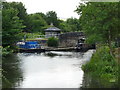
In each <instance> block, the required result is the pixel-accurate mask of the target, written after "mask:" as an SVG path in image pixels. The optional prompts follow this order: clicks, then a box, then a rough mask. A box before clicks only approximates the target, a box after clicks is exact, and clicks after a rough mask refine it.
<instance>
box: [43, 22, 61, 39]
mask: <svg viewBox="0 0 120 90" xmlns="http://www.w3.org/2000/svg"><path fill="white" fill-rule="evenodd" d="M60 32H61V29H59V28H57V27H54V26H53V24H51V27H49V28H47V29H45V37H46V38H50V37H58V36H59V35H60Z"/></svg>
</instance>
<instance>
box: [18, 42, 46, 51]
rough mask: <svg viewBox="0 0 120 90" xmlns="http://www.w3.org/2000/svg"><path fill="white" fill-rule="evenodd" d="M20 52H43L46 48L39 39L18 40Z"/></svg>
mask: <svg viewBox="0 0 120 90" xmlns="http://www.w3.org/2000/svg"><path fill="white" fill-rule="evenodd" d="M17 46H18V47H19V52H30V53H31V52H43V51H45V50H44V48H43V47H42V46H41V45H40V44H39V43H38V42H37V41H26V42H18V43H17Z"/></svg>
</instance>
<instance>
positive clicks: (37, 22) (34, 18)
mask: <svg viewBox="0 0 120 90" xmlns="http://www.w3.org/2000/svg"><path fill="white" fill-rule="evenodd" d="M28 27H29V30H30V32H32V33H35V32H41V33H43V32H44V29H45V28H46V27H47V23H46V21H45V20H44V19H43V18H42V17H41V15H40V14H38V13H35V14H30V15H29V26H28Z"/></svg>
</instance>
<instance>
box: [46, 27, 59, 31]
mask: <svg viewBox="0 0 120 90" xmlns="http://www.w3.org/2000/svg"><path fill="white" fill-rule="evenodd" d="M45 31H61V29H59V28H57V27H50V28H47V29H45Z"/></svg>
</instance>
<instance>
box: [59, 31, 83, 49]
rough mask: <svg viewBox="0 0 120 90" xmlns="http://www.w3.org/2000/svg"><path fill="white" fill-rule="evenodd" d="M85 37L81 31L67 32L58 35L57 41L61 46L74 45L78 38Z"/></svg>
mask: <svg viewBox="0 0 120 90" xmlns="http://www.w3.org/2000/svg"><path fill="white" fill-rule="evenodd" d="M81 38H85V35H84V33H83V32H67V33H63V34H61V35H60V36H59V42H60V46H61V47H75V46H76V44H77V43H78V40H79V39H81Z"/></svg>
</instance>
